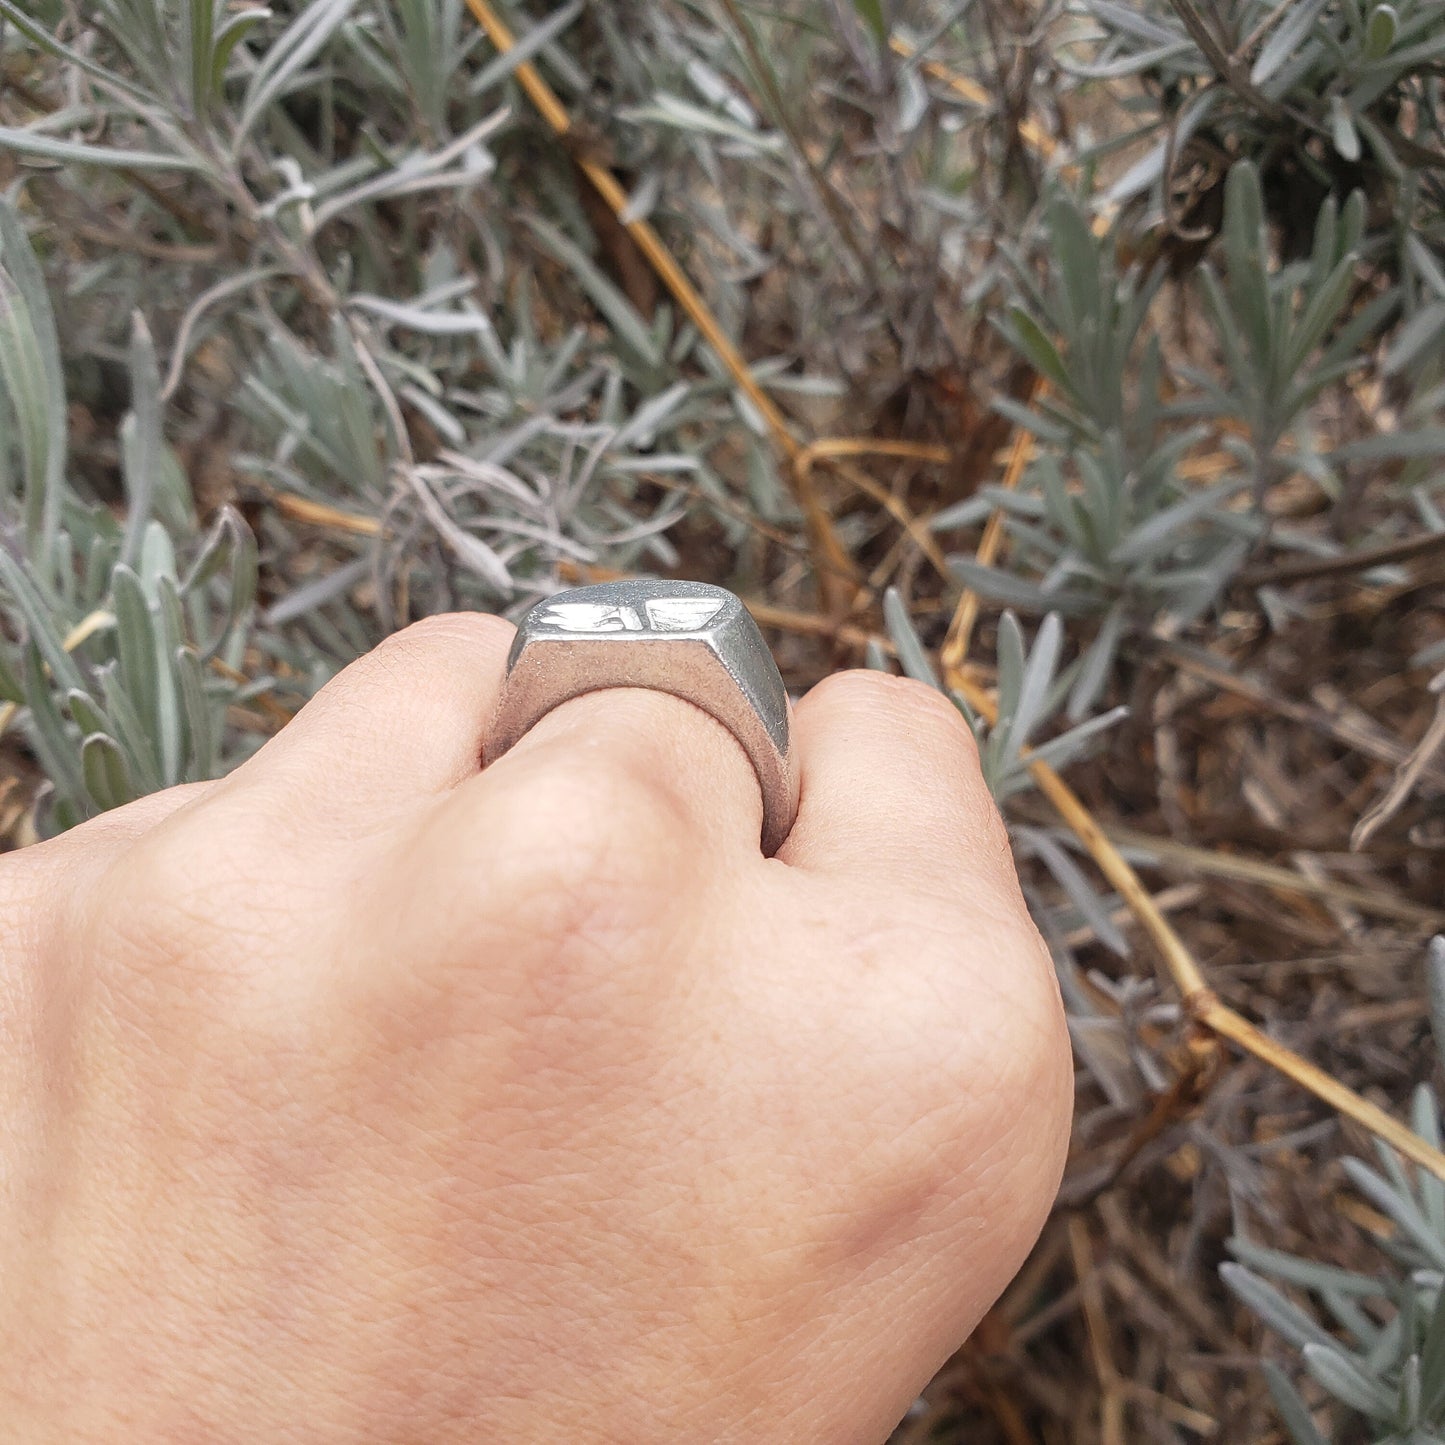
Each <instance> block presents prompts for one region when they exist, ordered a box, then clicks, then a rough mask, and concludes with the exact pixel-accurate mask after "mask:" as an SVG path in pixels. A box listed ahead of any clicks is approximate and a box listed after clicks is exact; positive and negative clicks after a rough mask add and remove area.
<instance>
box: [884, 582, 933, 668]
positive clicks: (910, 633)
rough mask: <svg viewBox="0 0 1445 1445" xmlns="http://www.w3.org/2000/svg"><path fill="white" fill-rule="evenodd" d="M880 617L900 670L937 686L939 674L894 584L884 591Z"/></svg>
mask: <svg viewBox="0 0 1445 1445" xmlns="http://www.w3.org/2000/svg"><path fill="white" fill-rule="evenodd" d="M883 621H884V624H885V626H886V627H887V628H888V635H889V637H890V638H891V639H892V641H893V645H894V647H896V648H897V649H898V661H899V664H900V665H901V666H902V668H903V671H904V672H905V673H907V675H908V676H909V677H911V678H913V679H915V680H916V681H918V682H926V683H927V684H928V685H929V687H938V686H939V681H938V674H937V673H936V672H935V671H934V669H933V663H932V662H931V661H930V660H929V656H928V649H927V648H925V647H924V645H923V642H922V640H921V639H920V637H919V636H918V633H917V632H916V631H915V630H914V626H913V619H912V618H911V617H909V615H908V608H907V607H906V606H905V605H904V602H903V598H902V596H901V595H900V593H899V591H898V589H897V588H896V587H890V588H889V589H888V590H887V591H886V592H885V593H884V594H883Z"/></svg>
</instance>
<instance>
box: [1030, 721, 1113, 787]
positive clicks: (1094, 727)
mask: <svg viewBox="0 0 1445 1445" xmlns="http://www.w3.org/2000/svg"><path fill="white" fill-rule="evenodd" d="M1128 716H1129V709H1128V708H1127V707H1116V708H1111V709H1110V710H1109V711H1108V712H1105V713H1100V714H1099V716H1098V717H1091V718H1090V719H1089V720H1088V721H1087V722H1081V723H1080V724H1079V725H1078V727H1074V728H1070V729H1069V730H1068V732H1065V733H1060V734H1059V736H1058V737H1056V738H1050V739H1049V740H1048V742H1046V743H1040V744H1039V745H1038V746H1037V747H1036V748H1034V749H1033V751H1032V752H1031V754H1030V761H1032V762H1037V763H1047V764H1048V766H1049V767H1051V768H1053V769H1054V770H1055V771H1056V772H1057V771H1058V770H1059V769H1060V768H1065V767H1067V766H1068V765H1069V764H1070V763H1071V762H1073V761H1074V760H1075V759H1076V758H1079V757H1081V756H1082V755H1083V753H1084V751H1085V750H1086V748H1087V747H1088V746H1089V745H1090V744H1091V743H1092V742H1093V740H1094V739H1095V738H1096V737H1097V736H1098V735H1099V734H1100V733H1102V732H1105V731H1107V730H1108V729H1109V728H1111V727H1113V726H1114V724H1115V723H1118V722H1121V721H1122V720H1123V719H1124V718H1126V717H1128Z"/></svg>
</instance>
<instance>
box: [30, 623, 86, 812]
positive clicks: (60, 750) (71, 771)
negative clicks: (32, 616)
mask: <svg viewBox="0 0 1445 1445" xmlns="http://www.w3.org/2000/svg"><path fill="white" fill-rule="evenodd" d="M24 686H25V706H26V707H27V708H28V709H29V713H30V727H29V729H28V731H29V734H30V741H31V744H32V746H33V747H34V748H35V751H36V753H37V754H38V756H39V758H40V762H41V766H42V767H43V768H44V769H45V774H46V776H47V777H48V778H49V779H50V781H51V782H52V783H54V784H55V786H56V788H57V789H58V790H60V791H61V792H62V793H63V794H64V795H66V796H67V797H70V798H72V799H74V798H79V797H81V796H82V795H83V794H84V791H85V782H84V778H83V777H82V775H81V770H80V762H79V759H78V758H77V756H76V751H75V741H74V738H73V737H72V735H71V732H70V730H69V729H68V728H67V727H66V725H65V719H64V718H63V717H61V715H60V709H59V708H58V707H57V706H56V705H55V693H54V690H53V688H52V685H51V680H50V679H49V678H48V677H47V676H46V675H45V664H44V662H43V660H42V658H41V655H40V649H39V648H38V647H36V646H35V644H34V643H33V642H32V643H31V644H30V645H29V646H27V647H26V649H25V674H24Z"/></svg>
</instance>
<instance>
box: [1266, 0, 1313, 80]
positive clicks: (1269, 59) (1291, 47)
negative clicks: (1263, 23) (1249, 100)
mask: <svg viewBox="0 0 1445 1445" xmlns="http://www.w3.org/2000/svg"><path fill="white" fill-rule="evenodd" d="M1323 9H1324V0H1294V3H1293V4H1291V5H1290V6H1289V9H1288V13H1287V14H1286V15H1285V18H1284V19H1283V20H1281V21H1280V22H1279V24H1278V25H1277V26H1276V27H1275V30H1274V34H1273V35H1271V36H1270V37H1269V39H1268V40H1266V41H1265V43H1264V44H1263V45H1262V46H1261V47H1260V51H1259V55H1258V56H1257V57H1256V59H1255V62H1254V65H1253V67H1252V68H1251V69H1250V72H1249V81H1250V84H1251V85H1263V84H1264V83H1265V81H1267V80H1268V79H1269V78H1270V77H1271V76H1272V75H1273V74H1274V73H1275V71H1277V70H1278V69H1279V68H1280V66H1282V65H1283V64H1284V63H1285V61H1286V60H1288V59H1289V58H1290V57H1291V56H1292V55H1293V54H1294V52H1295V51H1296V50H1297V49H1298V48H1299V46H1300V44H1301V42H1302V41H1303V40H1304V38H1305V36H1306V35H1308V34H1309V32H1310V29H1311V28H1312V27H1313V25H1314V23H1315V19H1316V18H1317V17H1318V15H1319V13H1320V11H1321V10H1323Z"/></svg>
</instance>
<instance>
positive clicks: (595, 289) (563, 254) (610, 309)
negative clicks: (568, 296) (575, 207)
mask: <svg viewBox="0 0 1445 1445" xmlns="http://www.w3.org/2000/svg"><path fill="white" fill-rule="evenodd" d="M525 219H526V222H527V225H528V227H529V228H530V229H531V230H532V232H533V233H534V234H535V235H536V237H537V239H538V240H539V241H540V242H541V243H542V246H543V248H544V249H545V250H546V251H547V252H548V253H549V254H550V255H551V256H552V258H553V260H555V261H557V262H559V263H560V264H561V265H563V266H565V267H567V269H568V270H570V271H571V272H572V274H573V275H574V276H575V277H576V278H577V282H578V284H579V285H580V286H581V287H582V289H583V290H584V291H585V292H586V293H587V294H588V295H589V296H590V297H591V298H592V300H593V302H594V303H595V305H596V306H597V309H598V310H599V311H601V312H602V314H603V315H604V316H605V317H606V318H607V320H608V321H609V322H610V323H611V324H612V327H613V330H614V331H615V332H616V333H617V336H618V339H619V340H620V341H623V342H625V343H626V344H627V346H628V347H630V348H631V349H632V350H633V351H634V352H635V353H636V354H637V355H638V357H639V358H641V359H642V361H643V362H644V363H645V364H646V365H647V366H648V367H652V368H656V367H660V366H661V365H662V352H661V351H660V350H659V348H658V345H657V342H656V340H655V339H654V337H653V335H652V333H651V332H650V331H649V330H648V329H647V326H646V325H645V324H644V322H643V320H642V317H641V316H639V315H638V313H637V308H636V307H635V306H633V304H632V302H631V301H629V300H628V299H627V297H626V296H624V295H623V294H622V292H621V291H619V290H618V288H617V287H616V286H614V285H613V284H612V282H611V281H609V280H608V279H607V277H606V276H604V275H603V274H602V272H601V271H600V270H599V269H598V268H597V267H596V266H595V265H594V264H593V263H592V262H591V261H590V260H589V259H588V258H587V257H586V256H585V255H583V254H582V252H581V250H580V249H579V248H578V247H577V246H576V245H574V244H573V243H572V241H570V240H569V239H568V238H567V237H566V236H564V235H563V234H562V232H561V231H559V230H558V229H557V228H556V227H555V226H553V225H550V224H549V223H548V222H546V221H543V220H541V219H539V218H537V217H535V216H528V217H526V218H525Z"/></svg>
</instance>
